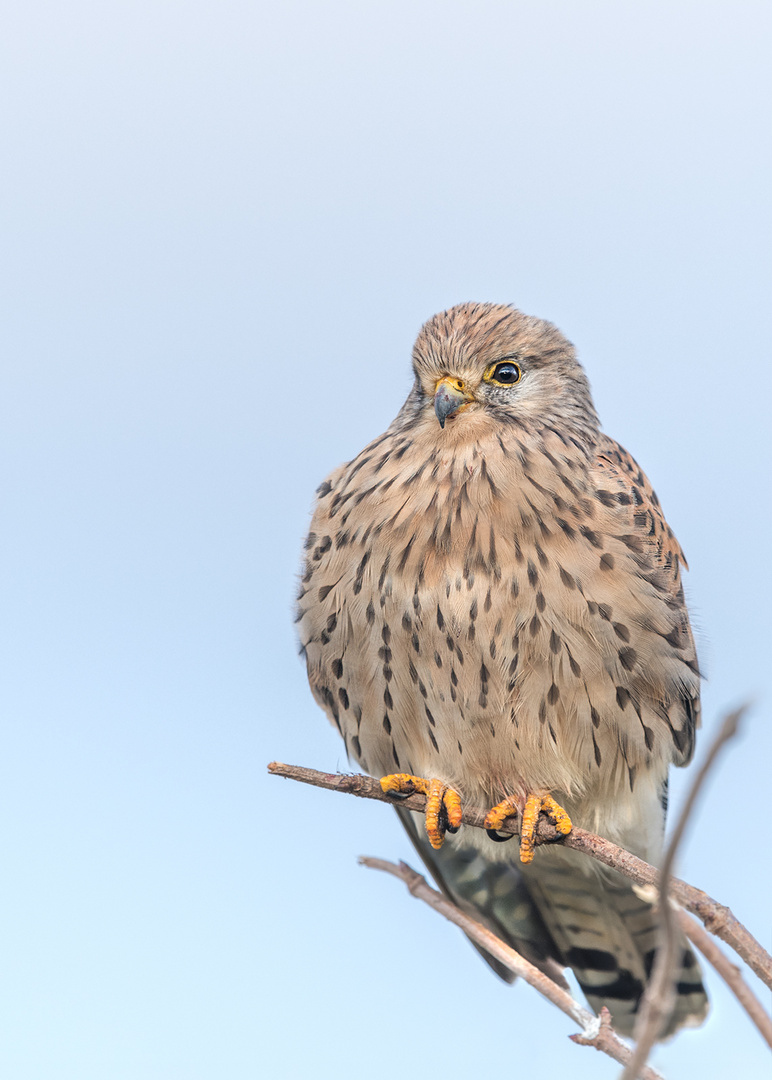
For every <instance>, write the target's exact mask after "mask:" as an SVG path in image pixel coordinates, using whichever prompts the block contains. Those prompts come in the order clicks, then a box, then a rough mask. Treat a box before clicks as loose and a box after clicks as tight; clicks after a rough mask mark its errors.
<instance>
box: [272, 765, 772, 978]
mask: <svg viewBox="0 0 772 1080" xmlns="http://www.w3.org/2000/svg"><path fill="white" fill-rule="evenodd" d="M268 771H269V772H270V773H272V774H273V775H274V776H284V777H286V778H287V779H290V780H298V781H300V782H302V783H304V784H311V785H313V786H314V787H322V788H327V789H328V790H330V791H342V792H346V793H348V794H351V795H357V796H359V797H360V798H364V799H376V800H377V801H379V802H386V803H390V804H391V805H392V806H393V805H394V800H393V799H392V798H390V797H389V796H388V795H385V794H384V793H383V791H382V790H381V785H380V784H379V783H378V781H377V780H374V779H373V778H372V777H370V776H364V775H362V774H354V775H342V774H339V773H324V772H318V771H317V770H316V769H306V768H303V767H301V766H299V765H284V764H282V763H281V762H279V761H272V762H271V764H270V765H269V766H268ZM399 805H400V807H403V808H404V809H406V810H416V811H417V812H418V813H420V814H422V813H423V812H424V810H425V808H426V797H425V796H424V795H410V796H408V798H406V799H401V800H400V802H399ZM483 819H484V814H482V813H481V812H480V811H478V810H474V809H466V810H464V814H463V817H462V822H463V824H464V825H469V826H472V827H473V828H478V829H480V828H483ZM499 831H501V832H511V833H513V834H515V835H516V834H517V826H516V825H515V824H514V822H513V821H512V820H510V821H507V822H505V823H504V824H503V825H502V826H501V827H500V830H499ZM547 842H552V843H555V842H560V843H562V844H563V845H564V846H565V847H570V848H573V849H574V850H575V851H582V852H584V854H585V855H588V856H590V858H593V859H597V860H598V862H601V863H603V864H604V865H606V866H611V867H613V868H614V869H615V870H618V871H619V872H620V873H621V874H624V875H625V876H626V877H628V878H630V880H631V881H634V882H635V883H636V884H637V885H654V886H658V885H659V879H660V875H659V871H658V870H657V869H656V868H655V867H653V866H651V865H650V864H649V863H646V862H644V861H643V859H639V858H637V857H636V856H635V855H632V854H631V853H630V852H629V851H625V850H624V848H620V847H617V845H616V844H612V843H611V841H610V840H604V839H603V837H600V836H596V835H595V834H594V833H590V832H587V831H586V830H585V829H579V828H577V827H576V826H574V828H573V829H572V830H571V832H570V833H569V835H568V836H565V837H561V836H560V835H559V834H558V833H556V831H555V829H554V828H553V827H552V826H551V825H550V824H549V823H548V822H547V821H546V820H545V819H544V817H543V816H542V817H541V818H540V820H539V827H538V830H537V843H547ZM670 895H671V896H672V898H673V899H674V900H676V901H677V902H678V903H679V904H680V905H681V906H682V907H684V908H686V910H687V911H691V912H692V914H693V915H696V916H697V918H698V919H700V920H701V921H702V922H703V923H704V924H705V927H706V928H707V929H708V930H709V931H710V933H712V934H715V935H716V937H719V938H721V940H722V941H725V942H726V944H727V945H729V946H730V947H731V948H732V949H734V951H735V952H736V953H737V955H738V956H739V957H741V959H743V960H744V961H745V962H746V964H748V966H749V967H750V968H751V970H752V971H754V972H755V973H756V975H758V977H759V978H760V979H761V980H762V982H764V983H766V985H767V986H768V987H770V989H772V956H770V955H769V953H768V952H767V951H766V950H765V949H764V948H762V946H761V945H760V944H759V942H758V941H756V939H755V938H754V937H753V935H752V934H751V933H749V931H748V930H747V929H746V928H745V927H744V926H743V924H742V923H741V922H739V921H738V920H737V919H736V918H735V916H734V915H733V913H732V912H731V911H730V909H729V908H728V907H725V906H724V905H723V904H719V903H718V901H716V900H714V899H713V898H712V897H710V896H708V894H707V893H705V892H703V891H702V890H701V889H697V888H695V887H694V886H693V885H688V884H687V883H686V882H685V881H681V880H680V879H679V878H672V879H671V882H670Z"/></svg>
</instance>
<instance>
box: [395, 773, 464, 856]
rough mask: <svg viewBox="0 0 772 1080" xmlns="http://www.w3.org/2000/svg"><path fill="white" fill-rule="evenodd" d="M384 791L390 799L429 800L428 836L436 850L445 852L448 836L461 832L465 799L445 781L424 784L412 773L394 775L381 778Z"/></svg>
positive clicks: (427, 781)
mask: <svg viewBox="0 0 772 1080" xmlns="http://www.w3.org/2000/svg"><path fill="white" fill-rule="evenodd" d="M381 788H382V790H383V791H385V792H386V794H387V795H396V796H399V795H413V794H414V793H415V792H417V791H418V792H420V793H421V794H422V795H425V796H426V835H427V836H428V837H429V843H430V844H431V845H432V847H433V848H441V847H442V842H443V840H444V839H445V833H446V832H458V830H459V827H460V825H461V798H460V796H459V794H458V792H457V791H456V790H455V789H454V788H452V787H448V785H447V784H445V783H443V781H442V780H424V778H423V777H422V776H411V775H410V774H409V773H391V774H390V775H389V776H384V777H382V778H381Z"/></svg>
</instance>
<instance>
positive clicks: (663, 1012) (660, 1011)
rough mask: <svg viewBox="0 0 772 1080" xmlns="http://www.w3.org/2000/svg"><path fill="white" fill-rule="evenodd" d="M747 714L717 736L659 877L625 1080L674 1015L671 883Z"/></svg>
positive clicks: (733, 718) (728, 721) (735, 716)
mask: <svg viewBox="0 0 772 1080" xmlns="http://www.w3.org/2000/svg"><path fill="white" fill-rule="evenodd" d="M745 711H746V706H744V705H742V706H740V708H739V709H735V710H734V712H731V713H729V714H728V715H727V716H726V717H725V719H724V722H723V724H722V725H721V729H720V730H719V732H718V734H717V735H716V737H715V739H714V740H713V743H712V745H711V747H710V750H709V751H708V753H707V756H706V758H705V760H704V762H703V763H702V767H701V768H700V770H699V771H698V772H697V773H696V775H695V776H694V779H693V780H692V784H691V788H690V789H689V794H688V795H687V797H686V800H685V802H684V805H683V807H682V808H681V812H680V814H679V815H678V820H677V822H676V826H675V828H674V829H673V833H672V836H671V838H670V841H669V843H668V845H667V849H666V851H665V857H664V859H663V860H662V867H661V869H660V875H659V928H658V935H657V936H658V942H657V952H656V955H655V957H654V964H653V966H652V971H651V978H650V979H649V981H648V985H647V987H646V990H645V992H644V995H643V998H642V1000H641V1004H640V1011H639V1013H638V1017H637V1019H636V1023H635V1043H636V1045H635V1050H634V1052H633V1056H632V1058H631V1060H630V1061H629V1062H628V1064H627V1066H626V1067H625V1070H624V1072H623V1073H622V1077H621V1080H635V1077H636V1076H637V1074H638V1071H639V1070H640V1069H641V1068H642V1067H643V1066H644V1065H645V1064H646V1061H647V1060H648V1057H649V1054H650V1053H651V1049H652V1047H653V1046H654V1043H655V1042H656V1041H657V1039H658V1037H659V1036H660V1034H661V1032H662V1029H663V1027H664V1025H665V1023H666V1021H667V1018H668V1017H669V1016H670V1014H671V1012H672V1009H673V1005H674V1003H675V996H676V991H675V969H676V963H677V960H678V951H679V949H678V933H677V929H676V918H675V913H674V911H673V908H672V907H671V904H670V896H669V892H670V881H671V873H672V870H673V865H674V863H675V857H676V854H677V852H678V848H679V846H680V844H681V841H682V839H683V836H684V832H685V831H686V826H687V823H688V822H689V821H690V819H691V815H692V811H693V810H694V806H695V803H696V802H697V798H698V797H699V794H700V792H701V790H702V787H703V784H704V783H705V780H706V778H707V776H708V773H709V772H710V770H711V768H712V767H713V765H714V764H715V762H716V759H717V757H718V755H719V753H720V752H721V750H722V749H723V747H724V745H725V744H726V743H727V742H728V741H729V740H730V739H731V738H732V736H733V735H735V734H736V733H737V725H738V723H739V721H740V718H741V717H742V715H743V713H744V712H745Z"/></svg>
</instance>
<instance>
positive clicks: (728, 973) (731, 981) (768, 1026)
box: [675, 910, 772, 1047]
mask: <svg viewBox="0 0 772 1080" xmlns="http://www.w3.org/2000/svg"><path fill="white" fill-rule="evenodd" d="M675 914H676V915H677V916H678V922H679V925H680V927H681V930H682V931H683V932H684V934H686V936H687V937H688V938H689V940H690V941H691V943H692V945H694V947H695V948H697V949H699V950H700V952H701V953H702V955H703V956H704V957H705V959H706V960H707V961H708V963H709V964H712V965H713V967H714V968H715V969H716V971H717V972H718V974H719V975H720V976H721V978H722V979H723V980H724V982H725V983H726V984H727V986H728V987H729V989H730V990H731V991H732V993H733V994H734V996H735V997H736V998H737V1000H738V1001H739V1002H740V1004H741V1005H742V1007H743V1008H744V1009H745V1011H746V1012H747V1014H748V1016H749V1017H750V1018H751V1020H752V1021H753V1023H754V1024H755V1025H756V1027H757V1028H758V1029H759V1032H760V1033H761V1037H762V1039H764V1041H765V1042H766V1043H767V1045H768V1046H769V1047H772V1020H771V1019H770V1018H769V1016H767V1014H766V1013H765V1012H764V1009H763V1008H762V1005H761V1002H760V1001H759V999H758V998H757V997H756V995H755V994H754V993H753V992H752V990H751V989H750V987H749V986H748V984H747V983H746V981H745V979H743V975H742V971H741V970H740V969H739V968H738V967H737V965H736V964H733V963H732V961H731V960H730V959H729V958H728V957H726V956H724V954H723V953H722V951H721V949H719V947H718V945H717V944H716V943H715V941H714V940H713V938H712V937H711V936H710V935H709V934H707V933H706V932H705V930H703V928H702V927H701V926H700V924H699V923H698V922H697V921H696V920H695V919H693V918H692V916H691V915H687V913H686V912H685V911H680V910H677V911H676V913H675Z"/></svg>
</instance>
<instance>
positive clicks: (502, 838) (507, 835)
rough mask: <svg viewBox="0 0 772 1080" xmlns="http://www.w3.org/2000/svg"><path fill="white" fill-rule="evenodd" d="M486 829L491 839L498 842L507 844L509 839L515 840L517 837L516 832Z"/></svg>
mask: <svg viewBox="0 0 772 1080" xmlns="http://www.w3.org/2000/svg"><path fill="white" fill-rule="evenodd" d="M485 831H486V832H487V834H488V836H490V838H491V840H495V841H496V843H497V844H506V842H507V840H513V839H514V837H515V834H514V833H511V832H499V830H498V829H486V830H485Z"/></svg>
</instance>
